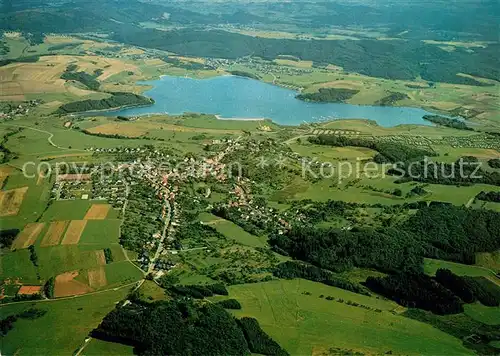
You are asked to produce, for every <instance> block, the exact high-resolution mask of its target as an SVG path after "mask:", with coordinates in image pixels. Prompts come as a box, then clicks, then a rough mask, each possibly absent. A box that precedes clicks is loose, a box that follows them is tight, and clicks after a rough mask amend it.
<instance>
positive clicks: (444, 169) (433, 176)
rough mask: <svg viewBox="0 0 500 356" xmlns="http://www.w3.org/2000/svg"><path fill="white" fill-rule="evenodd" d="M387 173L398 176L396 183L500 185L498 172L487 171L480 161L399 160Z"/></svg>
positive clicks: (499, 173)
mask: <svg viewBox="0 0 500 356" xmlns="http://www.w3.org/2000/svg"><path fill="white" fill-rule="evenodd" d="M387 173H388V174H390V175H394V176H397V177H400V178H399V179H398V180H397V181H396V183H404V182H408V181H412V180H413V181H416V182H422V183H432V184H444V185H472V184H490V185H497V186H500V172H495V171H487V170H485V169H483V168H481V163H480V162H477V161H469V160H467V159H458V160H457V161H456V162H454V163H442V162H432V161H430V160H424V161H421V162H400V163H398V164H397V165H396V166H395V167H394V168H390V169H389V170H388V171H387Z"/></svg>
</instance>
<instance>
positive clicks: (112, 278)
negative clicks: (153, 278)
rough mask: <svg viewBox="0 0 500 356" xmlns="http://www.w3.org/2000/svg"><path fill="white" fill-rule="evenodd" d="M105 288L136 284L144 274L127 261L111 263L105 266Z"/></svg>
mask: <svg viewBox="0 0 500 356" xmlns="http://www.w3.org/2000/svg"><path fill="white" fill-rule="evenodd" d="M104 268H105V270H106V279H107V280H108V285H107V286H106V288H113V287H116V286H118V285H121V284H128V283H132V282H136V281H138V280H140V279H141V278H143V277H144V274H143V273H142V272H141V271H140V270H139V268H138V267H136V266H135V265H134V264H132V263H131V262H128V261H122V262H113V263H111V264H108V265H106V266H105V267H104Z"/></svg>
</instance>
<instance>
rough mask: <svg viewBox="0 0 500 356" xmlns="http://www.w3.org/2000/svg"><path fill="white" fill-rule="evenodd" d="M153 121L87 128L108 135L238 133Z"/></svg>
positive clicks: (235, 132) (92, 131)
mask: <svg viewBox="0 0 500 356" xmlns="http://www.w3.org/2000/svg"><path fill="white" fill-rule="evenodd" d="M153 120H154V119H153ZM153 120H151V121H146V120H144V121H137V122H113V123H107V124H102V125H99V126H95V127H92V128H90V129H87V131H88V132H90V133H101V134H106V135H115V134H119V135H122V136H128V137H140V136H144V135H146V134H148V132H149V131H151V130H158V129H162V130H165V131H174V132H200V133H201V132H204V133H217V134H221V133H224V134H238V133H240V131H238V130H217V129H205V128H196V127H186V126H180V125H173V124H168V123H160V122H154V121H153Z"/></svg>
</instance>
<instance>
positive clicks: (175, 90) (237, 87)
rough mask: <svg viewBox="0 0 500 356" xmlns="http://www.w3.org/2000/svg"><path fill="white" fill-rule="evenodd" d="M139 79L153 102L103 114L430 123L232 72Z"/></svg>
mask: <svg viewBox="0 0 500 356" xmlns="http://www.w3.org/2000/svg"><path fill="white" fill-rule="evenodd" d="M142 84H148V85H152V86H153V89H151V90H148V91H147V92H145V95H147V96H149V97H151V98H153V99H154V100H155V104H154V105H152V106H148V107H139V108H129V109H123V110H118V111H112V112H106V113H104V115H108V116H111V115H114V116H116V115H122V116H138V115H147V114H153V113H168V114H182V113H184V112H198V113H206V114H217V115H219V116H220V117H222V118H238V119H245V118H247V119H248V118H266V119H272V120H273V121H274V122H276V123H278V124H282V125H299V124H301V123H304V122H315V121H324V120H333V119H346V118H356V119H370V120H374V121H376V122H377V123H378V124H379V125H381V126H386V127H390V126H396V125H400V124H419V125H431V123H430V122H428V121H425V120H423V119H422V116H424V115H426V114H431V113H429V112H427V111H425V110H422V109H417V108H407V107H387V106H385V107H384V106H362V105H351V104H334V103H311V102H304V101H301V100H298V99H296V98H295V96H296V95H297V92H295V91H293V90H289V89H285V88H280V87H278V86H275V85H271V84H267V83H263V82H260V81H258V80H253V79H247V78H241V77H237V76H220V77H214V78H210V79H192V78H185V77H173V76H162V77H161V78H160V79H158V80H153V81H147V82H142Z"/></svg>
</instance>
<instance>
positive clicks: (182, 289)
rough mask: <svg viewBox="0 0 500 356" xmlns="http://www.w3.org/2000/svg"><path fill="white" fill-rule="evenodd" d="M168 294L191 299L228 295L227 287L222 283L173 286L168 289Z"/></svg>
mask: <svg viewBox="0 0 500 356" xmlns="http://www.w3.org/2000/svg"><path fill="white" fill-rule="evenodd" d="M167 290H168V292H169V293H170V294H171V295H173V296H174V297H191V298H195V299H203V298H206V297H212V296H214V295H215V294H218V295H228V294H229V293H228V291H227V289H226V287H225V286H224V285H223V284H221V283H215V284H207V285H199V284H197V285H171V286H168V287H167Z"/></svg>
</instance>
